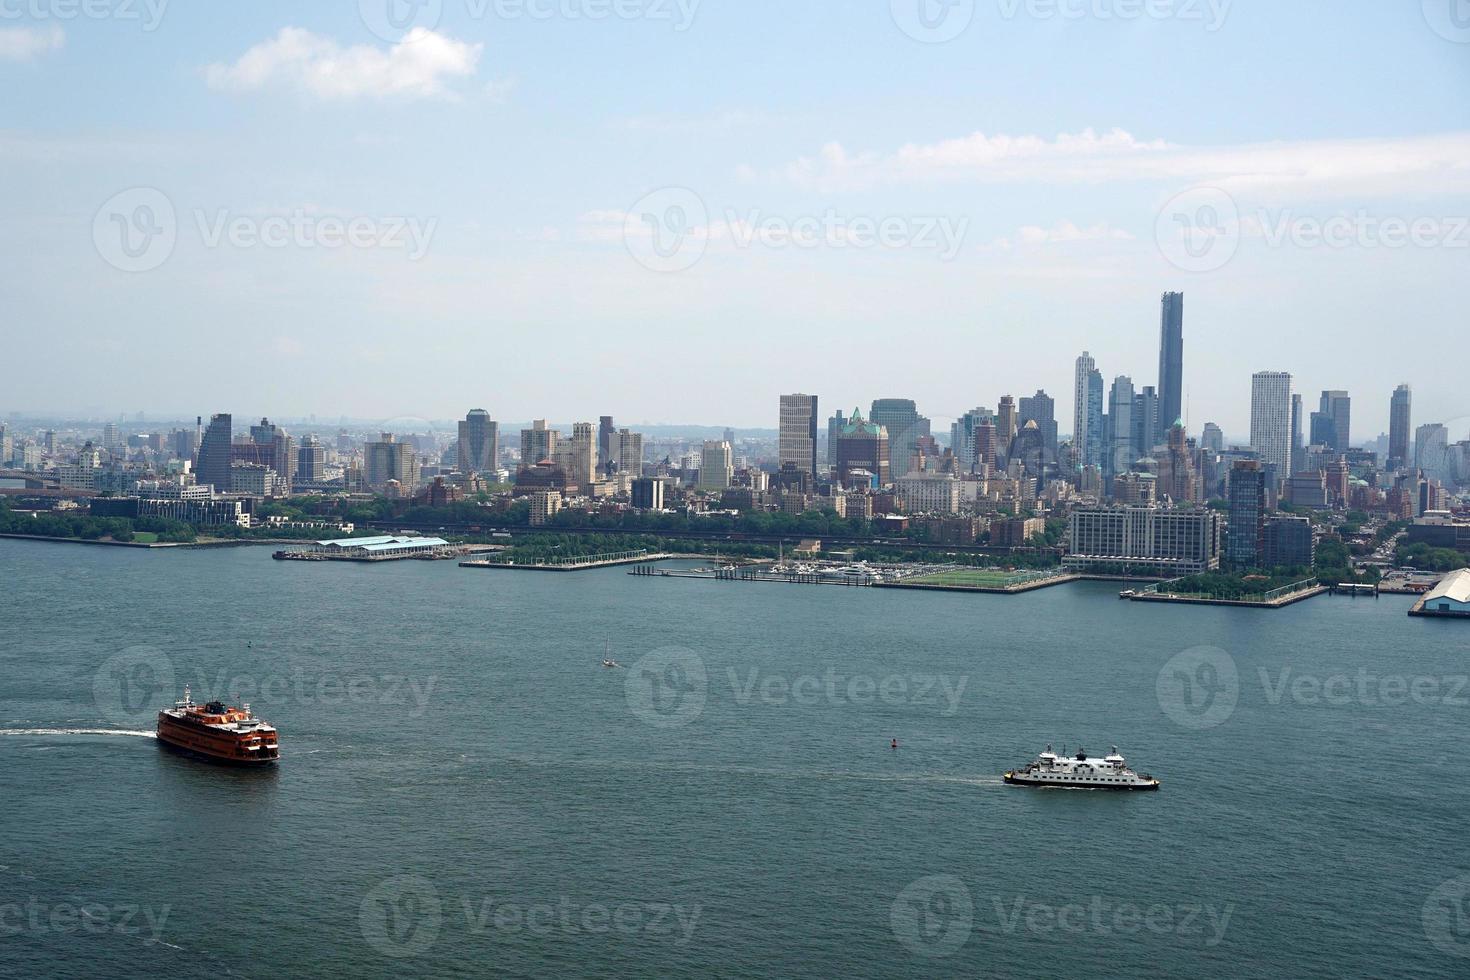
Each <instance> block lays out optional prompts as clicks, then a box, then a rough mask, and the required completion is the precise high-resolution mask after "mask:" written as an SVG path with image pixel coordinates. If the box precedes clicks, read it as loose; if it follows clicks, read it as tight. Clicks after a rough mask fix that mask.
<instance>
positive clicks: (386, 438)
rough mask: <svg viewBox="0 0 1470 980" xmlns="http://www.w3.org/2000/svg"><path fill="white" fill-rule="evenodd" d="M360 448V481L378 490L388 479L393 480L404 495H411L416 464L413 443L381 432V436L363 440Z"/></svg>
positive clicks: (414, 483)
mask: <svg viewBox="0 0 1470 980" xmlns="http://www.w3.org/2000/svg"><path fill="white" fill-rule="evenodd" d="M362 450H363V481H364V482H365V483H366V484H367V485H368V487H370V488H371V489H372V490H375V491H377V492H379V493H381V492H383V491H384V490H385V489H386V488H387V486H388V483H389V482H390V481H396V482H397V483H398V489H399V490H400V492H401V493H402V494H403V495H404V496H412V495H413V492H414V491H415V490H416V489H417V488H418V482H419V464H418V457H417V456H415V455H414V451H413V446H412V445H410V444H409V443H406V442H399V441H398V439H397V437H395V436H394V435H393V433H391V432H384V433H383V435H382V438H381V439H379V440H378V441H377V442H369V443H365V444H364V445H363V447H362Z"/></svg>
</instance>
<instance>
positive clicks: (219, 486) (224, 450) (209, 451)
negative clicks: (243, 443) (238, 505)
mask: <svg viewBox="0 0 1470 980" xmlns="http://www.w3.org/2000/svg"><path fill="white" fill-rule="evenodd" d="M233 425H234V420H233V419H232V417H231V416H230V415H228V414H223V413H222V414H219V415H211V416H210V417H209V428H207V429H205V430H204V437H203V438H202V439H200V441H199V460H198V462H197V463H196V465H195V466H194V473H195V479H196V480H197V481H198V482H200V483H208V484H211V485H213V487H214V488H215V490H216V491H218V492H219V493H229V492H230V487H231V485H232V478H231V474H230V466H231V464H232V462H233V456H232V453H231V449H230V443H231V442H232V441H233V440H234V432H233Z"/></svg>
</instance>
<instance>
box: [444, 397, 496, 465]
mask: <svg viewBox="0 0 1470 980" xmlns="http://www.w3.org/2000/svg"><path fill="white" fill-rule="evenodd" d="M499 459H500V424H499V423H497V422H495V421H493V420H491V418H490V413H489V412H487V411H485V410H484V409H483V408H477V409H475V410H474V411H472V412H470V413H469V414H468V415H466V416H465V417H464V421H462V422H460V423H459V448H458V449H457V450H456V456H455V466H454V468H455V469H456V470H458V471H459V472H461V473H465V474H469V473H494V472H495V471H496V469H498V468H499Z"/></svg>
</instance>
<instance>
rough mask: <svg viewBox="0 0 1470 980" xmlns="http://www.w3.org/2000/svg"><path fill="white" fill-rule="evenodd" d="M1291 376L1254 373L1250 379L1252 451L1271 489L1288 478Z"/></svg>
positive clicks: (1264, 372)
mask: <svg viewBox="0 0 1470 980" xmlns="http://www.w3.org/2000/svg"><path fill="white" fill-rule="evenodd" d="M1291 439H1292V436H1291V375H1290V374H1288V373H1286V372H1285V371H1257V372H1256V373H1255V374H1254V375H1252V376H1251V448H1252V449H1254V450H1255V451H1256V456H1257V457H1258V458H1259V459H1260V461H1261V465H1262V467H1264V469H1265V471H1266V472H1267V474H1268V475H1269V477H1270V479H1271V481H1272V484H1273V486H1274V485H1275V484H1277V483H1280V482H1281V481H1282V480H1284V479H1286V477H1287V476H1289V475H1290V466H1291Z"/></svg>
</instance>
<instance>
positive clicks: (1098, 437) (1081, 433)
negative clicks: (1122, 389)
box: [1072, 351, 1103, 467]
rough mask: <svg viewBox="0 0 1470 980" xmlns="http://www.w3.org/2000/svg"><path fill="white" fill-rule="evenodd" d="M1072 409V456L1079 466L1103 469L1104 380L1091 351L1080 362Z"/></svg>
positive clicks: (1078, 363)
mask: <svg viewBox="0 0 1470 980" xmlns="http://www.w3.org/2000/svg"><path fill="white" fill-rule="evenodd" d="M1073 380H1074V387H1073V393H1074V394H1075V395H1076V401H1075V402H1074V403H1073V408H1072V452H1073V454H1074V455H1075V456H1076V457H1077V458H1076V465H1077V466H1079V467H1082V466H1101V465H1102V457H1103V444H1102V421H1103V380H1102V374H1101V373H1100V372H1099V371H1098V369H1097V362H1096V361H1094V360H1093V359H1092V355H1091V354H1089V353H1088V352H1087V351H1083V352H1082V356H1081V357H1079V358H1077V370H1076V373H1075V375H1074V379H1073Z"/></svg>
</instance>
